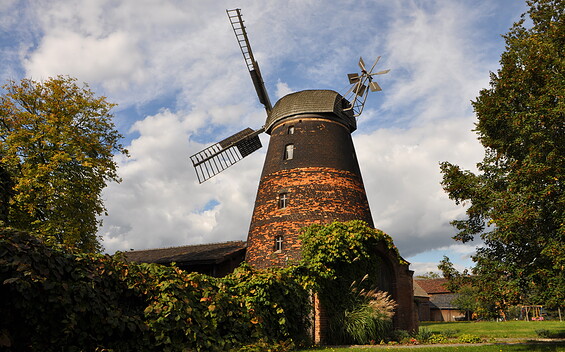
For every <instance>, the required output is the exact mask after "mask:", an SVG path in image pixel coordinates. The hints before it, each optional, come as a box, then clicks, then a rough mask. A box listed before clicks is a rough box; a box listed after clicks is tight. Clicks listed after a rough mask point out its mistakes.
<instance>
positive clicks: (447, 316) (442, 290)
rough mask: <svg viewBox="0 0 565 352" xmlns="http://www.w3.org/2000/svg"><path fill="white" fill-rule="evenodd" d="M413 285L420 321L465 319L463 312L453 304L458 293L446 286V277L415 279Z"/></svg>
mask: <svg viewBox="0 0 565 352" xmlns="http://www.w3.org/2000/svg"><path fill="white" fill-rule="evenodd" d="M414 287H415V289H414V299H415V301H416V306H417V311H418V318H419V320H420V321H457V320H464V319H465V312H463V311H461V310H459V309H458V308H457V307H456V306H455V305H453V300H454V299H455V298H457V296H458V294H457V293H455V292H452V291H450V290H449V289H448V288H447V279H415V280H414ZM426 297H427V298H426Z"/></svg>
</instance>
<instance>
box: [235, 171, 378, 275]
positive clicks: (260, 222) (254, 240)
mask: <svg viewBox="0 0 565 352" xmlns="http://www.w3.org/2000/svg"><path fill="white" fill-rule="evenodd" d="M281 193H286V194H287V196H288V204H287V206H286V208H283V209H279V202H278V200H279V197H280V194H281ZM349 220H364V221H366V222H367V223H369V224H372V222H373V221H372V217H371V212H370V209H369V203H368V201H367V197H366V193H365V189H364V187H363V184H362V182H361V180H360V179H359V177H357V175H355V174H353V173H351V172H348V171H343V170H336V169H329V168H315V167H313V168H300V169H292V170H282V171H279V172H275V173H274V174H271V175H270V176H269V177H267V178H264V179H263V180H262V181H261V184H260V186H259V191H258V193H257V200H256V203H255V210H254V212H253V217H252V220H251V227H250V230H249V236H248V250H247V257H246V260H247V261H248V262H249V263H251V264H252V265H254V266H257V267H259V268H265V267H270V266H282V265H287V264H289V262H296V261H297V260H299V259H300V241H299V239H298V235H299V233H300V230H301V229H302V228H303V227H305V226H308V225H310V224H313V223H318V224H328V223H331V222H333V221H349ZM277 236H283V248H282V250H281V251H275V238H276V237H277Z"/></svg>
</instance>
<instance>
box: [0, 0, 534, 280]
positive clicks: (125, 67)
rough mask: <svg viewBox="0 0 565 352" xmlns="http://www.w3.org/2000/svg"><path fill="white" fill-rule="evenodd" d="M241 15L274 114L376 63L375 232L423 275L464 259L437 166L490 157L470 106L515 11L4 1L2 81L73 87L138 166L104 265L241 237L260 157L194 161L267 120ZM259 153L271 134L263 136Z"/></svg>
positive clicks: (365, 144)
mask: <svg viewBox="0 0 565 352" xmlns="http://www.w3.org/2000/svg"><path fill="white" fill-rule="evenodd" d="M231 8H241V9H242V12H243V17H244V20H245V23H246V26H247V30H248V34H249V38H250V40H251V44H252V48H253V52H254V54H255V57H256V59H257V61H258V62H259V65H260V67H261V71H262V73H263V78H264V80H265V82H266V85H267V90H268V92H269V94H270V96H271V101H273V102H275V101H276V100H277V99H279V98H280V97H282V96H284V95H285V94H287V93H290V92H294V91H299V90H303V89H333V90H336V91H338V92H341V93H345V91H346V90H347V88H348V86H347V77H346V74H347V73H351V72H356V71H357V65H356V64H357V61H358V59H359V56H363V57H364V59H365V61H366V62H367V63H368V62H370V61H372V60H374V59H375V58H376V57H377V56H382V59H381V61H380V62H379V65H378V67H377V68H378V69H379V70H380V69H387V68H390V69H391V72H390V73H389V74H388V75H384V76H379V84H380V85H381V87H382V88H383V91H382V92H379V93H376V94H375V93H373V94H372V95H371V96H369V101H368V102H367V104H366V106H365V110H364V112H363V115H362V116H361V117H360V118H359V120H358V124H359V128H358V130H357V131H356V132H355V133H354V134H353V138H354V143H355V146H356V149H357V153H358V158H359V163H360V166H361V171H362V174H363V178H364V181H365V186H366V189H367V194H368V197H369V203H370V206H371V211H372V214H373V218H374V221H375V225H376V227H377V228H380V229H381V230H383V231H385V232H387V233H388V234H390V235H391V236H392V237H393V239H394V240H395V242H396V244H397V246H398V247H399V249H400V252H401V254H402V255H403V256H404V257H405V258H406V259H407V260H409V261H410V262H411V263H412V269H413V270H415V271H416V274H418V273H423V272H427V271H430V270H435V271H437V262H438V261H439V260H440V259H441V258H442V256H443V255H447V256H449V257H450V258H451V259H452V261H454V262H455V263H456V264H457V265H458V266H459V267H460V268H462V267H469V266H470V265H471V262H470V261H469V259H468V258H469V255H470V254H471V253H472V252H473V250H474V247H473V246H464V245H461V244H457V243H456V242H455V241H454V240H453V239H451V237H452V236H453V235H454V234H455V230H454V229H453V228H452V227H451V226H450V225H449V222H450V221H451V220H453V219H455V218H458V217H462V216H464V209H463V208H461V207H459V206H456V205H455V204H454V203H453V202H452V201H450V200H449V199H448V197H447V195H446V194H445V193H444V192H443V190H442V188H441V186H440V181H441V175H440V172H439V162H441V161H450V162H452V163H455V164H458V165H461V166H462V167H464V168H467V169H471V170H473V169H474V168H475V164H476V163H477V162H478V161H480V160H481V159H482V156H483V149H482V148H481V146H480V145H479V143H478V142H477V140H476V135H475V134H474V133H473V132H472V131H471V130H472V128H473V123H474V121H475V117H474V114H473V110H472V108H471V104H470V101H471V100H473V99H474V98H475V97H476V96H477V94H478V92H479V90H480V89H482V88H486V87H488V80H489V71H496V70H497V69H498V67H499V64H498V61H499V58H500V54H501V53H502V51H503V50H504V41H503V39H502V38H501V36H500V35H501V34H503V33H506V32H507V31H508V29H509V28H510V26H511V25H512V23H513V22H515V21H517V20H518V19H519V17H520V14H522V13H523V12H525V10H526V5H525V3H524V1H517V0H499V1H492V0H412V1H411V0H397V1H389V0H374V1H369V0H367V1H355V0H343V1H321V0H296V1H264V0H239V1H202V0H122V1H120V0H44V1H32V0H0V30H1V31H0V55H1V57H2V65H0V75H1V77H0V78H1V79H2V82H5V81H6V80H8V79H15V80H19V79H21V78H23V77H29V78H33V79H35V80H41V79H45V78H47V77H51V76H56V75H60V74H62V75H69V76H73V77H76V78H78V80H79V81H80V82H87V83H88V84H89V85H90V87H91V89H92V90H93V91H95V92H96V94H98V95H104V96H107V97H108V100H109V101H111V102H115V103H117V104H119V106H118V107H117V108H116V109H115V110H114V114H115V123H116V126H117V127H118V129H119V130H120V131H121V133H122V134H123V135H124V137H125V140H124V144H125V145H126V146H127V149H129V151H130V154H131V157H130V158H128V159H125V158H123V157H116V160H117V162H118V163H119V166H120V169H119V172H120V176H121V177H122V178H123V182H122V183H120V184H110V185H109V186H108V188H107V189H106V190H105V192H104V199H105V202H106V207H107V209H108V213H109V215H108V216H106V217H104V225H103V227H102V228H101V229H100V236H101V237H102V241H103V245H104V247H105V249H106V251H107V252H108V253H114V252H115V251H117V250H121V251H125V250H130V249H132V248H133V249H147V248H158V247H165V246H178V245H185V244H198V243H209V242H221V241H229V240H241V239H245V238H246V236H247V230H248V227H249V221H250V218H251V212H252V206H253V202H254V200H255V193H256V189H257V185H258V182H259V176H260V172H261V167H262V163H263V161H264V158H265V152H266V148H263V149H261V150H260V151H259V152H256V153H254V154H253V155H251V156H249V157H248V158H246V159H244V160H243V161H241V162H240V163H238V164H236V165H235V166H233V167H231V168H230V169H228V170H227V171H225V172H223V173H222V174H220V175H218V176H216V177H214V178H212V179H211V180H209V181H207V182H206V183H204V184H202V185H200V184H198V181H197V179H196V174H195V172H194V170H193V168H192V165H191V163H190V161H189V156H190V155H192V154H194V153H196V152H197V151H199V150H201V149H203V148H204V147H206V146H208V145H210V144H211V143H213V142H216V141H218V140H220V139H223V138H225V137H227V136H229V135H231V134H232V133H235V132H237V131H239V130H241V129H243V128H245V127H252V128H259V127H261V126H262V124H263V123H264V120H265V112H264V109H263V107H262V106H261V105H260V104H259V103H258V101H257V98H256V95H255V92H254V89H253V86H252V83H251V80H250V77H249V74H248V72H247V70H246V67H245V65H244V62H243V58H242V56H241V52H240V51H239V47H238V45H237V42H236V40H235V36H234V34H233V32H232V29H231V26H230V24H229V21H228V19H227V16H226V12H225V10H226V9H231ZM262 142H263V145H267V144H268V136H266V135H263V136H262Z"/></svg>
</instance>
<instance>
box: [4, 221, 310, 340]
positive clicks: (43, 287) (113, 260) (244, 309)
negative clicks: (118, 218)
mask: <svg viewBox="0 0 565 352" xmlns="http://www.w3.org/2000/svg"><path fill="white" fill-rule="evenodd" d="M296 270H297V269H293V268H286V269H274V270H269V271H256V270H253V269H251V268H250V267H248V266H243V267H241V268H239V269H237V270H236V271H235V272H234V273H233V274H231V275H228V276H227V277H225V278H222V279H218V278H212V277H209V276H206V275H202V274H197V273H187V272H184V271H182V270H180V269H178V268H177V267H174V266H173V267H167V266H162V265H157V264H136V263H131V262H127V261H125V260H124V259H123V258H121V257H120V256H119V255H116V256H109V255H98V254H81V255H75V254H70V253H67V252H66V251H65V250H64V249H62V248H53V247H50V246H47V245H45V244H43V243H42V242H41V241H40V240H38V239H37V238H35V237H33V236H31V235H29V234H27V233H25V232H21V231H17V230H14V229H9V228H3V229H0V316H1V317H2V319H1V320H0V348H9V349H10V350H12V351H112V350H113V351H193V350H194V351H226V350H237V349H239V348H241V347H242V346H245V345H247V344H250V343H251V344H252V343H261V344H264V343H267V344H273V343H277V342H280V341H292V340H295V341H304V340H305V339H307V336H306V331H307V328H308V318H307V317H308V314H309V310H310V302H309V294H308V292H307V291H306V290H305V289H304V288H303V287H302V285H301V284H300V280H299V279H298V276H297V274H296ZM288 297H292V299H290V300H289V299H288Z"/></svg>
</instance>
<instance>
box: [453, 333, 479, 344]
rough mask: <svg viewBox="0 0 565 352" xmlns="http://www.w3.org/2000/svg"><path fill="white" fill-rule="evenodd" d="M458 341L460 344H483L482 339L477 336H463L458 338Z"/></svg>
mask: <svg viewBox="0 0 565 352" xmlns="http://www.w3.org/2000/svg"><path fill="white" fill-rule="evenodd" d="M458 341H459V342H461V343H481V342H483V339H481V338H480V337H479V336H476V335H471V334H463V335H461V336H459V340H458Z"/></svg>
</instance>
